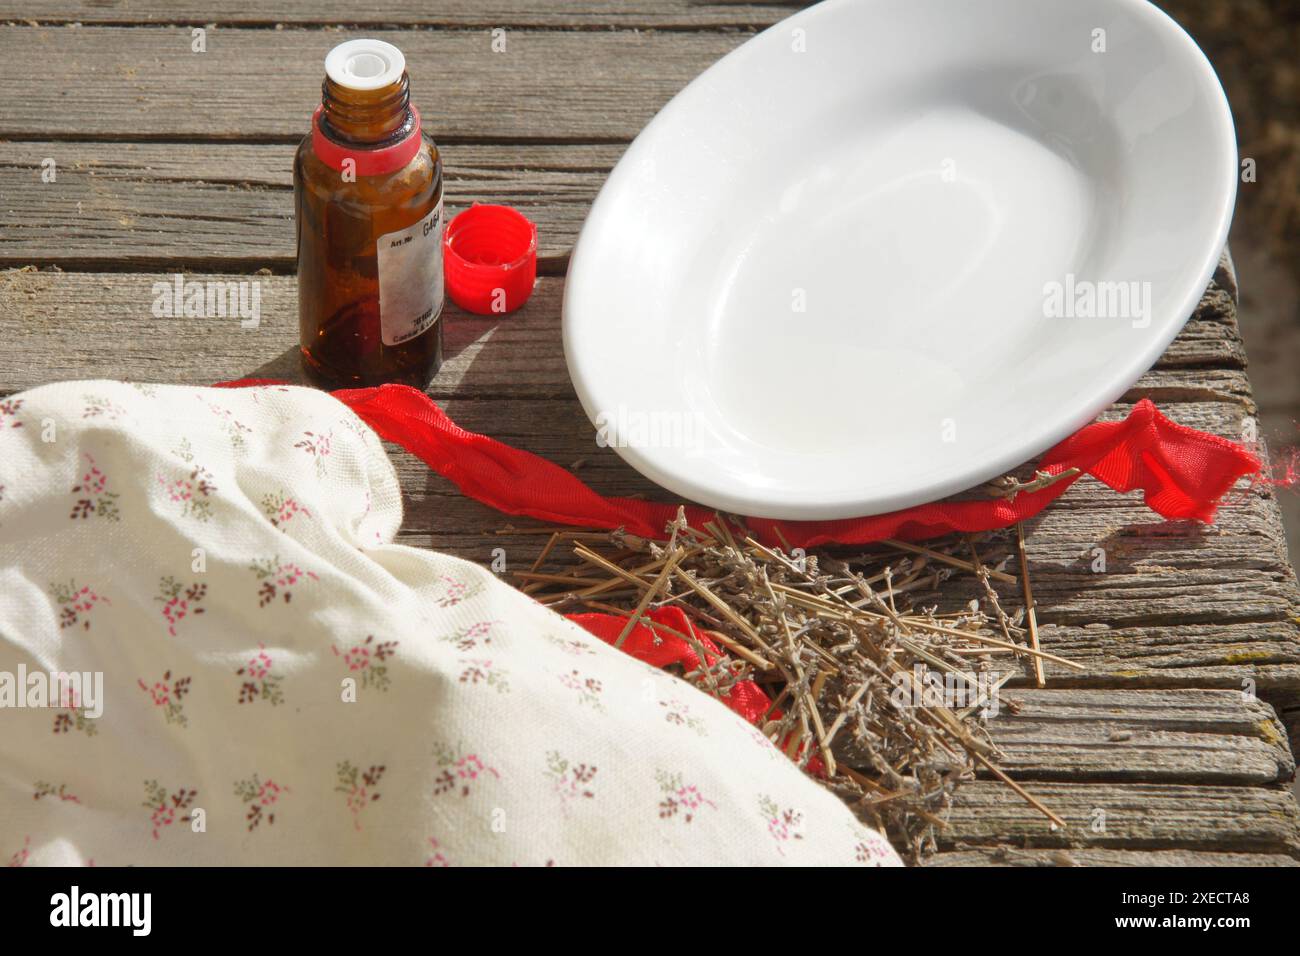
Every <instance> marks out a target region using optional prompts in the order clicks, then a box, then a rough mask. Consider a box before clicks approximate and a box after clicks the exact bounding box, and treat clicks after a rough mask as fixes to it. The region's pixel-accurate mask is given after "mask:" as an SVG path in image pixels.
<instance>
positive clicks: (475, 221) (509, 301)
mask: <svg viewBox="0 0 1300 956" xmlns="http://www.w3.org/2000/svg"><path fill="white" fill-rule="evenodd" d="M442 249H443V257H442V258H443V269H444V270H445V274H446V281H447V294H448V295H450V296H451V300H452V301H453V302H455V303H456V304H457V305H458V306H460V307H461V308H462V309H464V310H465V311H466V312H473V313H475V314H476V315H503V314H505V313H506V312H513V311H515V309H518V308H520V307H521V306H522V305H523V304H524V303H525V302H527V301H528V297H529V296H530V295H532V294H533V283H534V281H535V280H536V279H537V226H536V225H535V224H533V223H532V222H530V221H529V220H528V218H527V217H526V216H524V214H523V213H521V212H519V211H518V210H516V209H511V208H510V207H509V206H492V205H488V204H480V203H475V204H474V205H472V206H470V207H469V208H468V209H466V210H465V211H464V212H462V213H461V214H460V215H459V216H457V217H456V218H455V219H453V220H452V221H451V222H449V223H447V231H446V233H445V234H444V235H443V238H442Z"/></svg>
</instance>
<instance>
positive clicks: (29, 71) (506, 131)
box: [0, 26, 749, 142]
mask: <svg viewBox="0 0 1300 956" xmlns="http://www.w3.org/2000/svg"><path fill="white" fill-rule="evenodd" d="M367 33H368V34H369V35H372V36H375V37H378V38H379V39H388V40H390V41H393V42H395V43H396V44H397V45H398V46H400V47H401V48H402V51H403V52H404V53H405V54H406V62H407V65H408V68H409V71H410V74H411V83H412V91H413V93H412V96H413V100H414V102H415V103H416V105H417V106H419V107H420V109H421V112H422V114H423V116H424V119H425V123H426V124H427V126H428V128H429V130H430V132H431V133H432V134H433V136H434V137H435V139H439V140H441V141H443V142H451V141H454V140H456V139H468V140H470V141H472V142H485V141H489V142H490V141H498V140H515V141H518V140H529V141H533V140H541V141H544V142H552V141H581V142H608V141H625V140H630V139H631V138H632V137H633V136H635V135H636V134H637V133H638V132H639V131H640V129H641V128H642V127H643V126H644V125H645V123H646V122H647V121H648V120H649V119H650V117H651V116H653V115H654V114H655V112H656V111H658V109H659V107H661V106H662V105H663V104H664V103H665V102H667V101H668V99H669V98H670V97H671V96H672V95H673V94H675V93H676V92H677V91H678V90H680V89H681V88H682V87H683V86H685V85H686V83H687V82H689V81H690V80H691V79H693V78H694V77H695V76H697V75H698V74H699V73H701V72H702V71H703V70H704V69H705V68H706V67H708V66H710V65H711V64H712V63H713V62H714V61H716V60H717V59H718V58H719V57H721V56H722V55H723V54H725V53H727V52H729V51H731V50H732V49H734V48H735V47H736V46H738V45H739V44H741V43H743V42H744V41H745V40H746V39H747V37H748V36H749V33H748V32H744V31H740V32H727V33H722V32H690V31H686V32H656V31H642V32H638V31H633V30H605V31H599V30H598V31H562V32H561V31H532V30H513V31H510V33H509V35H508V43H507V49H506V51H505V52H503V53H494V52H493V50H492V39H493V38H492V35H491V33H490V32H489V31H487V30H452V31H440V30H406V31H388V30H367ZM345 36H346V34H344V33H343V32H340V31H320V30H260V29H253V30H249V29H236V28H218V29H215V30H211V31H209V32H208V35H207V52H205V53H194V52H191V48H190V44H191V37H190V30H189V28H188V27H137V28H133V29H129V30H123V29H119V28H114V27H78V28H70V27H29V26H0V59H3V61H4V63H5V73H4V76H5V79H4V80H3V81H0V95H2V96H3V98H4V102H5V109H4V110H3V111H2V112H0V138H4V139H48V138H52V137H53V138H59V139H97V138H98V139H116V140H131V139H134V140H148V139H153V140H161V141H177V140H186V139H189V140H201V141H205V142H207V141H214V140H236V141H238V140H243V141H249V140H254V141H259V140H260V141H262V142H266V141H282V142H293V141H295V140H296V139H298V138H299V137H301V136H302V135H303V133H304V132H306V129H307V125H308V122H309V120H310V118H311V114H312V111H313V110H314V109H315V107H316V105H317V103H318V102H319V101H320V84H321V78H322V76H323V75H324V65H323V64H324V57H325V54H326V53H327V52H328V50H329V48H330V47H331V46H333V45H334V44H335V43H336V42H338V41H340V40H342V39H344V38H345ZM578 63H581V64H582V69H575V68H574V65H575V64H578ZM31 77H40V78H41V81H40V82H39V83H33V82H30V78H31Z"/></svg>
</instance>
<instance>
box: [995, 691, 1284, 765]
mask: <svg viewBox="0 0 1300 956" xmlns="http://www.w3.org/2000/svg"><path fill="white" fill-rule="evenodd" d="M1002 698H1003V701H1002V706H1000V707H999V709H998V713H997V716H996V717H993V718H992V719H990V720H989V721H988V724H987V726H988V730H989V734H990V736H991V737H992V738H993V742H994V743H995V744H997V746H998V747H999V748H1001V750H1002V751H1003V753H1004V754H1005V757H1004V758H1003V759H1001V760H1000V761H999V766H1001V767H1002V769H1003V770H1005V771H1006V772H1007V773H1009V774H1011V775H1012V776H1013V777H1018V778H1022V779H1033V780H1072V781H1078V782H1101V781H1108V782H1122V781H1125V780H1135V781H1137V780H1140V781H1144V782H1149V783H1154V782H1170V783H1172V782H1183V783H1215V784H1218V783H1225V784H1226V783H1236V784H1255V785H1262V784H1270V783H1279V782H1288V781H1290V780H1291V779H1292V778H1293V777H1294V775H1295V761H1294V759H1292V756H1291V752H1290V750H1289V748H1288V747H1287V744H1286V735H1285V731H1284V730H1283V728H1282V724H1281V722H1280V721H1279V720H1278V718H1277V715H1276V713H1275V712H1274V710H1273V708H1272V707H1270V706H1269V705H1268V704H1265V703H1263V702H1262V701H1260V700H1259V699H1258V698H1256V697H1254V696H1246V695H1243V694H1242V693H1240V692H1238V691H1216V690H1115V689H1110V690H1077V689H1076V690H1060V689H1050V688H1049V689H1047V690H1036V689H1030V688H1026V689H1021V690H1004V691H1003V694H1002Z"/></svg>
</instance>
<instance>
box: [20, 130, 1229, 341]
mask: <svg viewBox="0 0 1300 956" xmlns="http://www.w3.org/2000/svg"><path fill="white" fill-rule="evenodd" d="M294 149H295V147H294V146H293V145H291V144H287V143H286V144H280V145H246V144H237V143H223V144H220V145H211V144H206V145H198V144H193V143H166V144H163V143H112V144H108V143H87V142H66V143H65V142H57V141H55V142H52V141H48V140H45V141H38V142H4V143H0V196H3V197H4V204H3V206H0V265H27V264H38V265H57V266H60V267H61V268H64V269H68V268H79V269H95V268H103V267H104V266H105V265H109V266H110V267H111V268H113V269H121V268H123V267H130V268H132V269H135V270H139V271H141V272H147V271H150V270H155V269H166V270H169V271H185V270H186V269H188V268H199V269H202V270H204V271H214V270H230V271H249V272H251V271H254V270H256V269H260V268H269V269H272V270H274V271H280V272H291V271H293V269H294V266H295V255H296V252H295V245H294V242H295V239H294V222H293V215H294V213H293V155H294ZM622 151H623V147H622V146H619V145H605V146H602V145H594V146H593V145H567V146H519V145H508V146H491V147H488V146H473V145H452V146H447V147H444V148H442V149H441V152H442V158H443V167H444V180H445V184H444V197H445V201H446V203H447V207H448V213H449V215H455V214H456V213H457V212H459V211H460V210H461V209H463V208H465V207H467V206H469V205H470V204H472V203H475V202H492V203H505V204H507V205H511V206H514V207H516V208H517V209H519V210H520V211H521V212H523V213H524V214H525V215H527V216H528V217H529V218H530V219H532V220H533V221H534V222H536V223H537V226H538V243H539V248H538V256H539V259H540V266H541V268H542V269H543V271H551V272H562V271H563V267H564V264H565V262H566V261H567V259H568V255H569V251H570V250H571V249H572V247H573V243H574V240H575V239H576V238H577V234H578V230H579V229H580V228H581V227H582V221H583V219H585V218H586V215H587V210H588V209H589V208H590V207H591V203H592V200H593V199H595V197H596V193H597V191H599V189H600V187H601V184H602V183H604V181H605V176H606V174H607V173H608V171H609V170H610V169H611V168H612V167H613V165H614V163H615V162H616V161H617V160H618V157H619V156H620V155H621V154H622ZM50 160H52V161H53V163H54V167H53V168H54V173H55V178H54V181H53V182H47V181H46V179H47V178H48V176H46V175H45V170H46V169H47V168H48V161H50ZM289 305H290V307H291V308H292V303H289ZM1193 348H1195V346H1193ZM1220 348H1221V350H1224V349H1227V348H1228V346H1227V343H1226V340H1225V344H1224V345H1223V346H1221V347H1220Z"/></svg>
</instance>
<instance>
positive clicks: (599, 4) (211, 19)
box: [0, 0, 800, 29]
mask: <svg viewBox="0 0 1300 956" xmlns="http://www.w3.org/2000/svg"><path fill="white" fill-rule="evenodd" d="M799 6H800V4H798V3H734V2H716V0H715V2H703V3H701V2H695V0H440V2H436V3H430V2H428V0H394V2H386V3H377V2H373V0H369V2H364V0H363V2H353V0H318V2H315V3H312V4H301V3H290V2H287V0H275V2H254V0H237V2H231V3H223V4H221V5H220V8H219V9H215V10H214V7H213V4H211V3H201V2H195V0H45V2H43V3H41V5H40V7H39V8H38V9H33V7H32V4H31V3H23V2H20V0H4V2H0V22H3V21H9V22H18V23H26V22H39V23H82V24H86V25H91V24H114V25H119V26H120V25H125V24H169V23H172V24H174V23H181V24H199V25H202V24H209V23H216V24H219V25H226V24H231V25H244V26H267V25H276V24H289V25H296V24H312V25H314V24H340V25H344V26H351V27H359V26H424V27H428V26H447V27H456V28H460V29H464V28H469V27H485V28H494V27H550V28H564V29H591V28H599V27H622V28H653V29H664V28H670V27H671V28H678V29H709V28H723V27H738V26H742V27H762V26H767V25H769V24H771V23H774V22H776V21H777V20H780V19H781V18H782V17H785V16H788V15H789V14H790V13H792V12H794V11H795V10H796V9H798V7H799Z"/></svg>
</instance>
